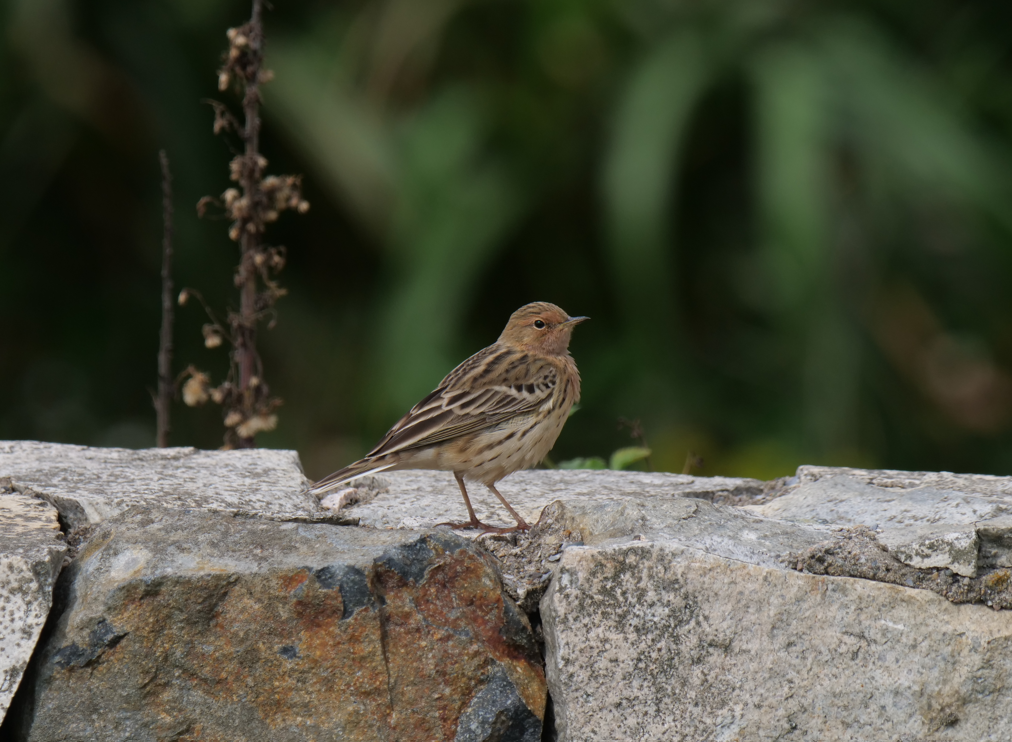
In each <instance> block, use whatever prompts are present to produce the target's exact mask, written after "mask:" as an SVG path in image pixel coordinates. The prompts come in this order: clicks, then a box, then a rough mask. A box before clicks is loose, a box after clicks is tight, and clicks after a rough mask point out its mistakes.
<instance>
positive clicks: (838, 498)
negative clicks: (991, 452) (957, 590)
mask: <svg viewBox="0 0 1012 742" xmlns="http://www.w3.org/2000/svg"><path fill="white" fill-rule="evenodd" d="M1010 482H1012V479H1009V478H1003V477H990V476H984V475H968V474H949V473H947V472H897V471H866V470H861V469H838V468H831V467H813V466H803V467H801V468H799V469H798V475H797V477H796V481H795V483H794V484H792V485H791V486H790V487H787V488H785V489H784V491H783V493H782V494H781V495H780V496H779V497H777V498H776V499H773V500H770V501H768V502H765V503H763V504H760V505H747V506H745V509H747V510H749V511H751V512H754V513H757V514H760V515H764V516H766V517H769V518H780V519H783V520H790V521H793V522H796V523H814V524H822V525H837V526H865V527H867V528H870V529H872V530H874V531H876V533H877V535H878V539H879V541H880V542H882V543H883V544H885V545H886V546H887V547H889V550H890V551H891V552H893V553H894V554H895V555H896V557H897V558H899V559H900V560H901V561H903V562H904V563H906V564H908V565H910V566H911V567H918V568H947V569H950V570H952V571H953V572H955V573H956V574H959V575H962V576H964V577H976V576H977V570H978V566H979V565H978V562H979V552H980V551H981V549H982V548H983V549H984V551H985V552H986V554H987V556H985V561H987V560H991V561H992V562H994V561H1003V562H1007V563H1008V564H1012V549H1009V548H1008V547H1007V545H1005V546H1003V544H1005V542H1006V541H1012V529H1010V528H1009V526H1010V525H1012V485H1010ZM981 528H984V529H985V530H986V533H985V534H984V535H981V533H980V529H981ZM984 541H987V544H986V545H984V543H983V542H984ZM1004 566H1008V565H1007V564H1006V565H1004Z"/></svg>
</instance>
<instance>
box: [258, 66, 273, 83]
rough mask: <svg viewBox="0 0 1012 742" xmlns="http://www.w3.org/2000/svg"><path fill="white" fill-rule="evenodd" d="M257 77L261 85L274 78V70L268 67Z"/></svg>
mask: <svg viewBox="0 0 1012 742" xmlns="http://www.w3.org/2000/svg"><path fill="white" fill-rule="evenodd" d="M257 79H258V80H259V81H260V84H261V85H263V84H264V83H268V82H270V81H271V80H273V79H274V70H267V69H263V70H260V75H259V76H258V77H257Z"/></svg>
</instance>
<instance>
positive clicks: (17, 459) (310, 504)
mask: <svg viewBox="0 0 1012 742" xmlns="http://www.w3.org/2000/svg"><path fill="white" fill-rule="evenodd" d="M0 477H10V478H11V480H12V481H13V482H14V483H15V484H17V485H18V486H19V487H21V488H30V489H32V490H33V491H35V492H36V493H37V494H38V495H39V496H41V497H43V498H44V499H46V500H48V501H49V502H51V503H52V504H53V505H55V506H56V508H57V509H58V510H59V511H60V516H61V518H63V520H64V523H65V524H66V525H67V527H68V528H70V529H76V528H79V527H81V526H85V525H94V524H96V523H99V522H101V521H103V520H105V519H106V518H109V517H110V516H112V515H115V514H116V513H120V512H123V511H124V510H126V509H127V508H129V507H132V506H134V505H144V506H161V507H170V508H202V509H210V510H222V511H227V512H247V513H252V514H256V515H260V516H262V517H266V518H273V519H282V520H287V519H303V520H312V519H314V518H319V517H320V516H321V514H322V513H321V511H322V509H321V508H320V507H319V504H318V503H317V501H316V498H315V497H312V496H311V495H309V494H308V493H306V492H305V487H306V484H307V480H306V477H305V475H304V474H303V473H302V465H301V464H300V463H299V455H298V454H297V453H296V452H295V451H275V450H270V449H263V448H261V449H255V450H242V451H198V450H197V449H195V448H149V449H144V450H140V451H133V450H129V449H125V448H89V447H87V446H73V445H67V444H59V443H37V442H35V441H0Z"/></svg>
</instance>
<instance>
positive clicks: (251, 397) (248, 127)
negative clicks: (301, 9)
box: [235, 0, 264, 448]
mask: <svg viewBox="0 0 1012 742" xmlns="http://www.w3.org/2000/svg"><path fill="white" fill-rule="evenodd" d="M248 39H249V41H248V43H249V51H250V67H249V69H248V72H247V75H246V79H245V94H244V95H243V101H242V108H243V114H244V115H245V119H246V121H245V127H244V129H243V140H244V143H245V145H246V151H245V157H244V162H243V167H242V176H241V179H240V184H241V185H242V189H243V195H244V196H245V197H246V199H247V202H248V203H249V205H250V209H249V214H250V218H249V219H248V220H242V223H241V224H240V227H241V229H242V233H241V235H240V238H239V240H240V242H239V244H240V246H241V254H240V260H239V275H238V284H239V320H238V327H237V328H236V330H237V332H236V340H237V342H236V346H235V355H236V365H237V366H238V367H239V398H240V400H241V405H242V407H243V412H244V414H245V415H246V416H247V417H249V416H252V415H253V413H254V408H255V400H256V396H257V394H258V390H257V389H255V388H254V384H253V379H254V378H255V377H256V375H257V374H256V369H257V366H258V365H259V364H258V358H257V351H256V325H257V307H256V298H257V268H256V263H255V262H254V261H255V258H256V255H257V254H258V252H259V251H260V241H261V237H260V235H261V232H262V229H263V225H262V224H261V223H260V215H261V214H262V213H263V202H264V196H263V189H262V188H261V182H262V179H263V172H262V170H263V168H262V166H261V164H260V162H261V157H260V80H259V77H260V67H261V64H262V63H263V20H262V0H253V15H252V17H251V18H250V22H249V36H248ZM254 445H255V443H254V440H253V438H252V437H248V438H244V437H241V436H240V437H239V447H240V448H253V447H254Z"/></svg>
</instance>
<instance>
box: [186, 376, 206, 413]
mask: <svg viewBox="0 0 1012 742" xmlns="http://www.w3.org/2000/svg"><path fill="white" fill-rule="evenodd" d="M210 387H211V379H210V378H209V377H208V375H207V374H205V373H201V372H200V371H194V372H193V374H192V375H191V376H190V378H189V379H187V380H186V383H185V384H183V402H184V403H185V404H186V406H187V407H199V406H200V405H202V404H204V403H205V402H207V400H208V398H209V397H210V394H209V393H208V392H209V390H210Z"/></svg>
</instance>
